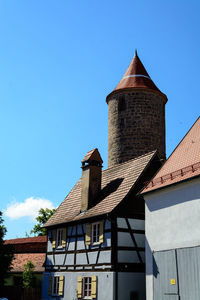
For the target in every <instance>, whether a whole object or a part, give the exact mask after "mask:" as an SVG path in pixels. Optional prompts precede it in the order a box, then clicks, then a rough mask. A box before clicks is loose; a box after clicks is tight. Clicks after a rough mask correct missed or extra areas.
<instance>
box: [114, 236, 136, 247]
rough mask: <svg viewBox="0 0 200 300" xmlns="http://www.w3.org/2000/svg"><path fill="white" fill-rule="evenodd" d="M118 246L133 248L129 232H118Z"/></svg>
mask: <svg viewBox="0 0 200 300" xmlns="http://www.w3.org/2000/svg"><path fill="white" fill-rule="evenodd" d="M117 236H118V246H126V247H135V244H133V241H132V239H131V235H130V233H129V232H118V233H117Z"/></svg>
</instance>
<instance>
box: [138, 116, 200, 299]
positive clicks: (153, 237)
mask: <svg viewBox="0 0 200 300" xmlns="http://www.w3.org/2000/svg"><path fill="white" fill-rule="evenodd" d="M143 195H144V198H145V202H146V221H145V222H146V223H145V226H146V284H147V285H146V289H147V300H160V299H177V300H178V299H181V300H186V299H190V300H196V299H198V298H199V296H200V282H199V272H200V262H199V257H200V238H199V228H200V218H199V214H200V119H198V120H197V121H196V123H195V124H194V125H193V127H192V128H191V129H190V131H189V132H188V133H187V135H186V136H185V137H184V139H183V140H182V141H181V142H180V144H179V145H178V146H177V148H176V149H175V150H174V152H173V153H172V154H171V156H170V157H169V158H168V160H167V161H166V163H165V164H164V165H163V167H162V168H161V169H160V170H159V172H158V174H157V175H156V176H155V178H153V179H152V180H151V182H150V183H149V185H148V186H147V187H146V188H145V189H144V191H143Z"/></svg>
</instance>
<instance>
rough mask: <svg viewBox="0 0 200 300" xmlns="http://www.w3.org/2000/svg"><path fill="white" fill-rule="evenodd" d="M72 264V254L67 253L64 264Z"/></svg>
mask: <svg viewBox="0 0 200 300" xmlns="http://www.w3.org/2000/svg"><path fill="white" fill-rule="evenodd" d="M73 264H74V254H67V257H66V261H65V265H73Z"/></svg>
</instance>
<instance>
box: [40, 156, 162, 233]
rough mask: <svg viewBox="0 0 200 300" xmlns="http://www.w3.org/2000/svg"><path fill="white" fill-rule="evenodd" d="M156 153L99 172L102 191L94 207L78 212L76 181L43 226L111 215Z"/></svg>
mask: <svg viewBox="0 0 200 300" xmlns="http://www.w3.org/2000/svg"><path fill="white" fill-rule="evenodd" d="M155 153H156V151H153V152H150V153H147V154H145V155H142V156H140V157H138V158H135V159H132V160H129V161H128V162H125V163H122V164H119V165H117V166H114V167H112V168H108V169H106V170H104V171H102V188H101V192H100V194H99V197H98V198H97V200H96V201H95V203H94V206H93V207H92V208H90V209H89V210H88V211H86V212H85V213H80V211H81V179H80V180H79V181H78V182H77V184H76V185H75V186H74V188H73V189H72V190H71V192H70V193H69V194H68V196H67V197H66V198H65V199H64V201H63V202H62V203H61V205H60V206H59V207H58V209H57V210H56V212H55V213H54V214H53V215H52V216H51V218H50V219H49V220H48V221H47V223H46V224H45V227H48V226H53V225H57V224H62V223H67V222H72V221H76V220H80V219H84V218H89V217H94V216H98V215H102V214H106V213H109V212H111V211H112V210H113V209H114V208H115V207H116V206H117V205H118V204H119V203H120V202H121V201H122V200H123V199H124V197H125V196H126V195H127V194H128V192H129V191H130V189H131V188H132V187H133V186H134V184H135V183H136V181H137V179H138V178H139V176H140V175H141V174H142V172H143V171H144V169H145V168H146V166H147V165H148V164H149V162H150V161H151V159H152V158H153V157H154V155H155Z"/></svg>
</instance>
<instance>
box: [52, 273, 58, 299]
mask: <svg viewBox="0 0 200 300" xmlns="http://www.w3.org/2000/svg"><path fill="white" fill-rule="evenodd" d="M58 292H59V277H58V276H56V277H53V290H52V295H53V296H58Z"/></svg>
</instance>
